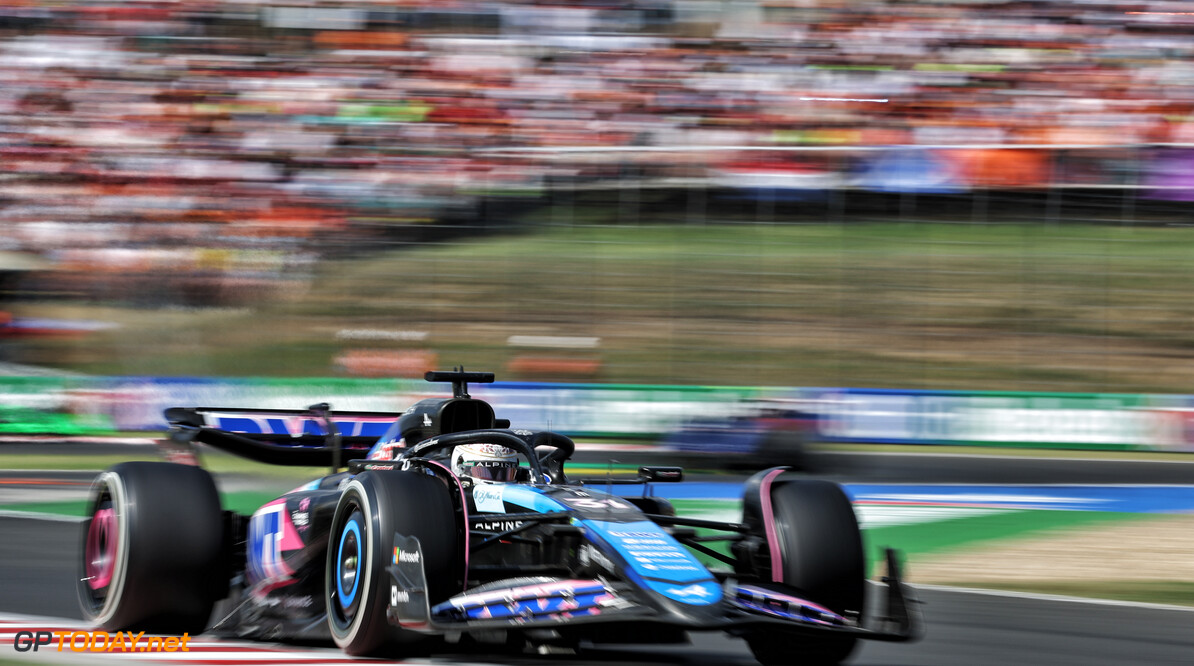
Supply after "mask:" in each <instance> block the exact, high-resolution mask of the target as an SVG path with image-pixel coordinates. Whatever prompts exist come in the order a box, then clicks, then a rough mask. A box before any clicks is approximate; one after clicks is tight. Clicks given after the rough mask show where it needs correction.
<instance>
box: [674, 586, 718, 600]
mask: <svg viewBox="0 0 1194 666" xmlns="http://www.w3.org/2000/svg"><path fill="white" fill-rule="evenodd" d="M664 592H666V593H667V594H668V596H672V597H682V598H684V599H687V598H690V597H697V598H700V599H704V598H706V597H709V596H712V595H713V591H712V590H710V589H709V588H707V587H705V586H704V585H689V586H688V587H669V588H667V589H666V590H664Z"/></svg>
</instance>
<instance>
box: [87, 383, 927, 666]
mask: <svg viewBox="0 0 1194 666" xmlns="http://www.w3.org/2000/svg"><path fill="white" fill-rule="evenodd" d="M427 379H428V380H429V381H433V382H438V381H449V382H452V383H453V388H454V391H453V396H452V397H451V398H433V399H426V400H422V401H420V402H418V403H416V404H415V405H414V406H412V407H411V408H410V409H409V410H407V411H406V412H404V413H402V414H380V413H369V412H355V413H337V414H336V418H335V419H334V420H333V419H332V418H331V416H330V415H329V413H328V409H327V406H326V405H317V406H315V407H314V408H312V409H310V410H308V411H300V410H292V411H250V410H243V409H215V408H171V409H168V410H167V411H166V416H167V420H168V421H169V422H170V424H171V432H170V438H169V439H170V442H171V443H172V445H173V446H174V447H175V448H176V449H184V448H186V447H187V446H190V445H191V444H192V443H193V442H196V441H197V442H202V443H206V444H208V445H210V446H213V447H216V448H220V449H224V450H227V451H231V452H235V453H237V454H240V455H242V456H245V457H248V458H251V459H254V460H258V461H265V462H270V463H275V464H291V465H324V464H326V465H329V466H332V467H333V468H336V469H337V471H336V472H335V473H333V474H331V475H330V476H326V477H324V478H321V479H317V480H315V481H312V482H311V483H309V484H306V485H304V486H302V487H300V488H297V489H295V490H294V491H291V492H289V493H287V494H285V495H283V496H282V497H281V498H279V499H277V500H275V501H272V502H269V503H268V504H266V505H265V506H263V507H261V508H260V509H259V510H258V511H257V512H256V513H254V514H253V515H252V516H251V517H245V516H242V515H239V514H236V513H234V512H230V511H224V510H222V509H221V506H220V499H219V495H218V493H217V491H216V486H215V484H214V482H213V479H212V477H211V475H210V474H209V473H207V472H206V471H204V470H203V469H201V468H199V467H196V466H190V465H185V464H178V463H172V462H127V463H122V464H119V465H116V466H115V467H113V468H111V469H110V470H108V471H106V472H103V473H102V474H100V475H99V477H98V478H97V479H96V480H95V483H94V485H93V487H92V491H91V499H90V506H89V512H88V516H89V518H88V519H87V520H86V521H85V522H84V524H83V549H82V553H83V557H82V562H81V574H80V577H79V583H78V589H79V597H80V600H81V604H82V607H83V611H84V613H85V615H86V616H87V617H88V618H89V619H90V620H91V621H93V622H94V623H95V624H97V625H99V627H101V628H103V629H105V630H108V631H117V630H128V629H133V630H138V631H140V630H148V631H150V632H160V633H182V632H191V633H200V632H202V631H205V630H209V629H210V630H212V631H215V632H217V633H220V634H224V635H233V636H240V637H251V638H269V639H279V638H282V639H286V638H290V639H303V640H310V639H323V640H326V639H327V638H331V639H332V640H333V641H335V643H336V644H337V645H338V646H340V647H341V648H343V649H344V650H345V651H347V652H348V653H350V654H353V655H375V654H391V655H399V656H401V655H403V654H409V653H410V651H411V650H413V649H415V648H416V644H420V647H419V649H421V650H425V649H427V647H426V646H427V645H428V644H429V643H430V645H432V646H433V648H432V649H434V645H437V643H435V642H434V641H431V640H430V639H433V638H437V637H438V638H440V639H443V640H447V641H450V642H451V641H454V642H471V643H472V644H474V645H477V644H479V645H486V644H496V645H497V646H500V647H501V648H502V649H504V650H505V649H521V648H525V647H528V646H530V647H537V646H543V645H557V646H565V647H572V648H577V647H579V646H581V645H582V643H586V642H587V643H604V642H610V643H635V642H639V643H641V642H650V643H668V642H680V641H683V640H685V639H686V638H687V632H690V631H704V630H717V631H723V632H727V633H729V634H732V635H735V636H740V637H742V638H744V639H745V640H746V642H747V643H748V644H749V646H750V648H751V650H752V651H753V653H754V654H755V656H756V657H757V658H758V660H759V661H760V662H762V663H764V664H781V663H789V662H791V661H794V660H798V661H800V662H801V663H837V662H839V661H841V660H842V659H844V658H846V657H847V656H848V655H849V654H850V652H851V651H852V650H853V649H854V647H855V644H856V643H857V641H858V640H859V639H878V640H887V641H902V640H909V639H912V638H915V637H916V636H917V635H918V633H919V620H918V616H917V613H916V611H915V605H916V602H915V600H914V599H912V597H911V591H910V590H909V589H908V588H907V587H906V586H905V585H904V584H903V583H902V582H901V580H900V576H899V570H898V566H897V563H896V556H895V554H894V553H893V552H892V551H890V550H888V551H887V560H888V561H887V566H888V575H887V577H886V578H884V582H885V583H886V585H885V586H877V585H876V586H875V589H876V590H877V591H881V592H880V593H876V594H872V595H868V594H867V587H868V584H867V582H866V580H865V579H866V564H865V561H864V554H863V548H862V541H861V536H860V532H859V528H858V523H857V521H856V519H855V516H854V512H853V509H852V507H851V505H850V502H849V499H848V498H847V496H846V495H845V493H844V492H843V491H842V489H841V488H840V487H839V486H837V485H836V484H833V483H829V482H826V481H819V480H809V479H799V478H792V477H790V475H788V474H785V471H786V470H785V469H784V468H774V469H769V470H765V471H763V472H760V473H758V474H756V475H755V476H753V477H751V478H750V479H749V480H748V481H747V482H746V484H745V486H744V497H743V515H742V521H741V522H738V523H721V522H714V521H708V520H697V519H688V518H683V517H680V516H677V515H676V514H675V510H674V509H673V507H672V505H671V504H670V503H669V502H668V501H667V500H666V499H662V498H658V497H652V496H649V495H648V493H647V489H648V488H649V487H650V484H651V483H659V482H672V481H680V480H681V479H682V476H683V472H682V470H680V469H679V468H675V467H643V468H640V470H639V474H638V476H637V477H636V478H634V479H625V480H617V479H600V480H596V481H591V482H588V483H586V482H584V481H580V480H573V479H570V478H568V476H567V475H566V474H565V470H564V462H565V461H566V460H568V459H569V457H570V456H571V454H572V453H573V449H574V445H573V442H572V441H571V440H569V439H568V438H567V437H564V436H562V435H559V434H557V433H553V432H547V431H530V430H516V429H510V427H509V426H510V424H509V422H507V421H504V420H499V419H496V418H495V415H494V411H493V409H492V407H491V406H490V405H489V404H488V403H486V402H484V401H482V400H478V399H475V398H472V397H470V396H469V394H468V383H469V382H492V381H493V375H492V374H490V373H466V372H463V370H460V371H452V372H432V373H428V374H427ZM379 431H380V434H378V432H379ZM370 440H375V441H374V446H373V447H372V451H373V455H372V459H371V458H366V457H365V453H366V451H367V449H366V448H365V447H366V445H367V444H368V443H369V442H370ZM462 451H463V452H466V453H468V452H472V453H470V455H473V456H474V457H477V458H478V459H477V460H467V459H466V458H465V457H464V454H462V453H461V452H462ZM477 452H480V453H479V454H478V453H477ZM511 454H512V455H514V456H516V458H517V459H516V460H514V462H513V463H510V462H509V460H507V457H508V455H511ZM341 459H343V460H345V461H347V463H346V466H347V470H343V471H341V470H339V468H340V465H341ZM626 483H637V484H642V485H643V492H642V494H641V496H636V495H635V493H634V492H631V493H629V494H628V495H627V496H622V495H618V494H615V493H612V492H602V491H601V490H598V489H597V487H608V489H609V490H613V489H614V487H615V485H617V484H626ZM617 487H618V488H625V485H617ZM631 490H634V489H631ZM698 555H699V556H700V558H698ZM702 558H703V559H702ZM706 562H708V563H710V564H709V565H707V564H706ZM868 596H870V597H872V598H871V600H870V603H868ZM213 610H214V612H213Z"/></svg>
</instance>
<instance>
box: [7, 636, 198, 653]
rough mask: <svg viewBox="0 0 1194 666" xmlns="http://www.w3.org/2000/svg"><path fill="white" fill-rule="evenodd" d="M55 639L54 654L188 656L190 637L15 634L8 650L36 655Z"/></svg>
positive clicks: (51, 644)
mask: <svg viewBox="0 0 1194 666" xmlns="http://www.w3.org/2000/svg"><path fill="white" fill-rule="evenodd" d="M55 639H57V641H58V644H57V646H56V648H57V651H58V652H190V651H191V648H189V647H187V642H188V641H190V640H191V635H190V634H186V633H184V634H183V635H182V636H149V637H148V638H147V637H146V636H145V632H144V631H142V632H139V633H135V634H134V633H133V632H131V631H118V632H116V633H115V634H109V633H108V632H106V631H18V632H16V634H15V635H14V637H13V642H12V647H13V649H14V650H16V651H17V652H29V651H33V652H37V651H38V649H39V648H41V647H43V646H53V643H54V641H55Z"/></svg>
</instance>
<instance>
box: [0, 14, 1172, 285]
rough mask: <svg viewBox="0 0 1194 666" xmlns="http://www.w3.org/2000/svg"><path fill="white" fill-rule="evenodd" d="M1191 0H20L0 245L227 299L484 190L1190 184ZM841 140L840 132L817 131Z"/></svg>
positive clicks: (1162, 194) (395, 236)
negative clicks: (655, 184)
mask: <svg viewBox="0 0 1194 666" xmlns="http://www.w3.org/2000/svg"><path fill="white" fill-rule="evenodd" d="M1188 9H1189V7H1188V6H1187V5H1186V4H1185V3H1183V2H1157V1H1147V0H1140V1H1137V2H1123V1H1113V0H1061V1H1021V2H984V1H981V0H980V1H953V2H948V1H944V2H933V1H928V0H922V1H906V2H901V1H895V0H888V1H878V0H871V1H869V2H868V1H851V0H760V1H757V2H748V1H743V0H737V1H735V2H729V3H721V2H706V1H703V0H689V1H685V2H672V1H669V0H590V1H585V0H574V1H572V2H552V1H537V0H521V1H519V0H501V1H489V2H470V1H464V0H395V1H393V2H370V1H366V0H286V1H283V0H259V1H254V0H239V1H237V0H201V1H190V0H186V1H178V2H160V1H154V0H150V1H146V2H140V1H132V0H124V1H122V0H96V1H91V2H74V3H59V2H50V1H48V0H23V1H21V0H19V1H18V2H10V3H6V4H5V6H4V7H2V8H0V155H2V156H3V160H2V161H0V227H2V228H3V229H4V233H3V234H0V239H3V240H2V241H0V243H2V245H0V250H17V251H28V252H35V253H38V254H41V255H43V256H44V257H46V258H48V259H50V260H51V261H52V262H53V263H54V266H55V270H54V271H53V272H51V273H49V274H48V277H42V278H41V279H40V280H39V281H38V283H37V289H38V290H40V291H41V292H42V293H61V294H74V295H92V296H112V295H113V294H121V295H122V296H121V297H122V298H131V299H134V300H140V301H144V302H175V301H180V300H181V301H183V302H196V303H212V302H216V303H238V302H243V301H246V300H251V299H254V298H260V297H261V296H262V295H263V294H272V295H274V296H275V297H285V296H287V295H289V294H297V293H301V292H302V288H303V285H304V284H305V281H306V280H307V279H308V277H309V276H310V274H311V271H312V267H313V265H314V263H315V262H316V261H317V260H318V259H319V258H320V257H323V256H327V255H328V254H335V253H349V252H356V251H360V250H361V249H362V248H366V247H369V246H370V243H371V242H373V241H377V240H387V239H388V240H389V241H390V242H403V241H405V240H410V239H418V238H423V237H425V236H423V235H421V234H425V233H426V229H427V228H428V227H429V225H432V224H434V223H436V222H437V221H442V220H444V219H445V218H452V217H459V216H476V215H478V214H483V212H482V213H479V212H478V211H484V210H485V209H483V208H481V206H482V202H484V201H492V200H518V201H527V200H535V199H536V198H538V197H541V196H543V195H545V194H546V193H547V192H548V190H550V189H553V188H558V187H583V186H586V185H597V186H600V185H601V184H603V183H606V184H608V183H613V184H618V183H623V182H624V181H625V180H626V179H632V180H635V181H637V182H640V183H642V182H652V181H659V182H670V183H678V184H681V185H683V186H694V185H695V186H700V187H729V188H739V189H742V190H744V191H748V192H749V191H752V189H758V188H768V189H772V190H775V189H795V190H810V189H812V190H824V189H843V188H846V189H853V190H863V191H866V190H871V191H909V192H940V191H966V190H973V189H979V188H996V189H998V188H1028V189H1032V188H1058V187H1111V188H1133V189H1136V190H1139V191H1140V192H1141V193H1142V195H1143V196H1148V197H1155V198H1159V199H1174V200H1187V199H1190V198H1191V197H1192V196H1194V195H1192V194H1191V192H1192V190H1191V185H1192V184H1194V165H1192V162H1191V159H1194V152H1190V151H1189V150H1187V149H1186V148H1185V147H1184V146H1186V145H1187V144H1192V143H1194V123H1191V119H1192V117H1194V115H1192V106H1194V58H1192V57H1191V56H1192V55H1194V54H1192V51H1194V40H1191V39H1190V32H1191V31H1192V30H1194V12H1189V11H1188ZM826 149H833V151H832V152H825V150H826Z"/></svg>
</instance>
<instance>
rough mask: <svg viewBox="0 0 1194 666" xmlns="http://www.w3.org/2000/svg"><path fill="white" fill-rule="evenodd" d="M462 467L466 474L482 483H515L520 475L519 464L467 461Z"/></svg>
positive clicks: (497, 461)
mask: <svg viewBox="0 0 1194 666" xmlns="http://www.w3.org/2000/svg"><path fill="white" fill-rule="evenodd" d="M460 467H461V471H462V472H463V473H464V474H467V475H469V476H471V477H473V478H474V479H480V480H482V481H513V480H514V476H515V475H516V474H517V473H518V463H517V462H506V461H499V460H465V461H462V462H461V464H460Z"/></svg>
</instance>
